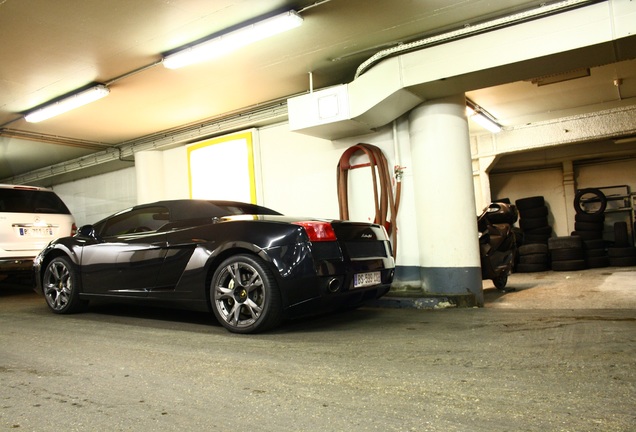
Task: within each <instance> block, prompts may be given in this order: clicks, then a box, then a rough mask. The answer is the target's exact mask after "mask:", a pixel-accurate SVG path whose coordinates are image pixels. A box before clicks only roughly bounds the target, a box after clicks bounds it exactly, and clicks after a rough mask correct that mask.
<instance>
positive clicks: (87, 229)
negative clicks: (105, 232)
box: [77, 225, 99, 240]
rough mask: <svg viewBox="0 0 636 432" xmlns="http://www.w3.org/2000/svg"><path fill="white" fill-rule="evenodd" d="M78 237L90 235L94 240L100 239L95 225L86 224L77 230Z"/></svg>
mask: <svg viewBox="0 0 636 432" xmlns="http://www.w3.org/2000/svg"><path fill="white" fill-rule="evenodd" d="M77 237H88V238H90V239H93V240H99V239H98V238H97V232H95V227H94V226H93V225H84V226H82V227H80V229H79V230H78V231H77Z"/></svg>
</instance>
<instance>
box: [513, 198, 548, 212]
mask: <svg viewBox="0 0 636 432" xmlns="http://www.w3.org/2000/svg"><path fill="white" fill-rule="evenodd" d="M515 205H516V206H517V209H518V210H519V211H520V212H521V211H523V210H526V209H531V208H535V207H543V206H544V205H545V200H544V198H543V197H542V196H533V197H527V198H520V199H518V200H516V201H515Z"/></svg>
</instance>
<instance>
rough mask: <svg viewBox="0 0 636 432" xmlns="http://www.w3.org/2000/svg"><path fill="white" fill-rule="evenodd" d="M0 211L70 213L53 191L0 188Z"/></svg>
mask: <svg viewBox="0 0 636 432" xmlns="http://www.w3.org/2000/svg"><path fill="white" fill-rule="evenodd" d="M0 212H6V213H51V214H53V213H57V214H71V212H70V211H69V210H68V207H66V205H65V204H64V202H63V201H62V200H61V199H60V198H59V197H58V196H57V195H56V194H55V193H53V192H48V191H42V190H28V189H3V188H0Z"/></svg>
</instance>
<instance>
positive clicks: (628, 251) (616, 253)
mask: <svg viewBox="0 0 636 432" xmlns="http://www.w3.org/2000/svg"><path fill="white" fill-rule="evenodd" d="M607 255H608V256H609V257H610V258H626V257H636V247H631V246H627V247H611V248H608V249H607Z"/></svg>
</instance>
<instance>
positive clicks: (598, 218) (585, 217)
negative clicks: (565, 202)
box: [574, 213, 605, 223]
mask: <svg viewBox="0 0 636 432" xmlns="http://www.w3.org/2000/svg"><path fill="white" fill-rule="evenodd" d="M574 221H575V222H595V223H599V222H604V221H605V213H576V214H575V215H574Z"/></svg>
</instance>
